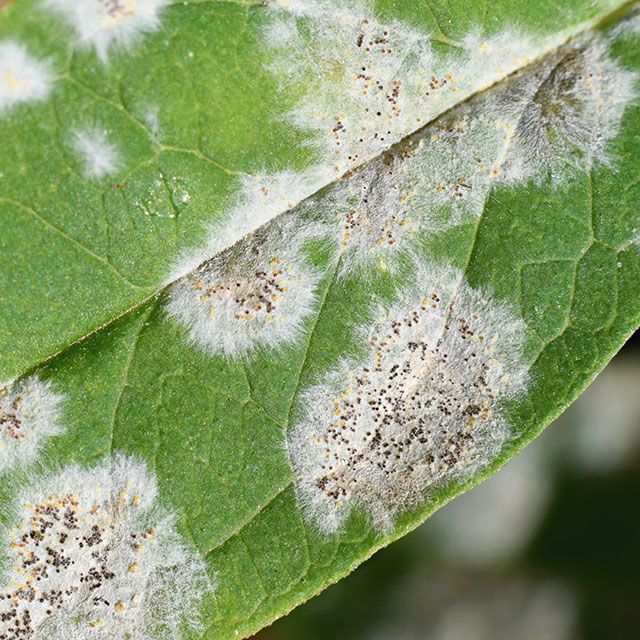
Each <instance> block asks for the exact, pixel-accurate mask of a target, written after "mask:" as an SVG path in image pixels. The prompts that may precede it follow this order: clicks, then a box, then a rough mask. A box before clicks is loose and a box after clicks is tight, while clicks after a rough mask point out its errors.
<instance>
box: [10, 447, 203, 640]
mask: <svg viewBox="0 0 640 640" xmlns="http://www.w3.org/2000/svg"><path fill="white" fill-rule="evenodd" d="M8 517H9V520H10V522H11V523H10V524H9V525H7V526H6V527H5V528H4V530H3V531H2V541H3V543H4V562H3V571H2V587H1V588H0V621H1V622H0V638H1V639H2V640H45V639H46V640H52V639H56V640H89V639H92V640H98V639H100V640H132V639H133V638H135V639H136V640H151V639H152V638H159V637H162V638H167V639H177V638H179V637H181V633H182V631H184V628H185V627H191V628H192V629H196V630H201V629H200V622H199V614H198V609H199V606H200V600H201V597H202V595H203V594H204V593H205V592H206V591H207V590H209V589H210V588H211V584H210V582H209V580H208V579H207V576H206V572H205V567H204V563H203V561H202V560H201V558H200V557H199V556H198V555H197V554H196V552H195V551H194V550H192V549H191V548H189V547H188V546H187V545H186V544H185V543H184V542H183V541H182V539H181V537H180V536H179V535H178V533H177V532H176V528H175V517H174V516H173V514H171V513H170V512H168V511H166V510H165V509H164V508H163V507H161V506H160V505H159V504H158V488H157V485H156V481H155V479H154V477H153V475H152V474H151V473H150V472H149V471H148V470H147V469H146V467H145V465H144V464H143V463H142V462H140V461H139V460H136V459H133V458H129V457H125V456H117V457H115V458H114V459H113V460H108V461H104V462H102V463H100V464H98V465H97V466H94V467H88V468H85V467H80V466H77V465H71V466H68V467H65V468H63V469H61V470H60V471H59V472H56V473H53V474H52V475H49V476H44V477H42V478H40V479H38V480H35V481H34V482H32V483H31V484H30V485H28V486H26V487H24V488H23V489H21V490H20V492H19V493H18V495H17V497H16V498H15V500H14V502H13V507H12V511H11V512H10V513H9V515H8Z"/></svg>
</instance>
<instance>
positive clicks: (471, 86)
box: [263, 0, 584, 175]
mask: <svg viewBox="0 0 640 640" xmlns="http://www.w3.org/2000/svg"><path fill="white" fill-rule="evenodd" d="M269 6H270V7H271V8H272V13H271V16H272V17H271V20H270V21H269V22H268V24H267V25H266V26H265V29H264V34H263V36H264V41H265V46H267V47H268V48H269V49H271V51H272V60H271V62H270V65H269V66H270V69H271V70H272V71H273V72H274V73H275V74H276V76H277V77H278V78H279V79H280V80H281V82H282V83H283V84H284V85H286V86H290V87H292V88H293V89H294V90H295V91H296V92H297V93H299V92H300V87H303V88H304V90H303V95H302V97H301V98H300V100H299V101H298V104H297V105H296V106H295V108H294V109H293V110H292V112H291V114H290V118H291V120H292V121H293V122H294V123H295V124H297V125H298V126H299V127H301V128H302V129H305V130H308V131H311V132H313V133H314V134H315V136H314V138H313V142H312V144H313V145H314V146H315V147H316V148H317V149H318V151H319V156H320V157H321V158H322V162H323V163H324V164H325V165H327V166H332V167H333V171H334V174H335V175H341V174H342V173H344V172H345V171H348V170H350V169H353V168H354V167H356V166H358V165H360V164H362V163H363V162H366V161H367V160H369V159H370V158H372V157H374V156H376V155H378V154H379V153H380V152H381V151H383V150H385V149H387V148H388V147H389V146H390V145H391V144H393V143H395V142H397V141H399V140H400V139H402V138H404V137H405V136H407V135H408V134H409V133H411V132H413V131H415V130H416V129H418V128H420V127H421V126H423V125H424V124H426V123H428V122H429V121H430V120H432V119H433V118H434V117H437V116H438V115H439V114H441V113H443V112H444V111H446V110H447V109H449V108H451V107H452V106H454V105H455V104H457V103H459V102H461V101H462V100H464V99H465V98H467V97H469V96H470V95H472V94H473V93H475V92H477V91H480V90H482V89H485V88H487V87H488V86H490V85H492V84H493V83H495V82H497V81H499V80H501V79H503V78H505V77H506V76H507V75H509V74H510V73H512V72H513V71H515V70H517V69H519V68H521V67H523V66H525V65H527V64H529V63H530V62H532V61H533V60H535V59H536V58H538V57H540V56H541V55H543V54H544V53H546V52H548V51H550V50H552V49H553V48H554V47H556V46H558V45H559V44H561V43H562V42H563V41H564V40H565V39H566V38H567V37H568V36H569V35H570V34H569V33H560V34H554V35H553V36H550V37H544V38H543V37H540V38H534V37H532V36H530V35H527V34H523V33H521V32H520V31H518V30H511V31H505V32H503V33H499V34H497V35H495V36H492V37H489V38H483V37H482V36H480V35H479V34H472V35H470V36H468V37H467V38H466V39H464V40H463V41H461V42H458V43H452V44H453V45H454V46H452V47H451V51H452V53H451V54H450V55H444V54H442V53H438V54H436V53H434V50H433V48H432V45H431V41H430V38H429V36H428V34H426V33H423V32H421V31H418V30H416V29H414V28H413V27H411V26H409V25H407V24H404V23H402V22H399V21H390V22H388V23H383V22H382V21H381V20H380V19H378V18H377V17H376V14H375V11H374V9H373V4H372V3H371V2H367V1H363V2H357V1H353V0H352V1H349V0H348V1H347V2H338V1H336V0H308V1H306V2H300V1H297V2H286V1H282V2H273V3H271V4H270V5H269ZM583 27H584V25H580V27H576V29H577V30H579V28H583ZM292 70H293V72H292ZM310 79H311V80H310Z"/></svg>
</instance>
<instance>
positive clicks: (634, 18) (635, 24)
mask: <svg viewBox="0 0 640 640" xmlns="http://www.w3.org/2000/svg"><path fill="white" fill-rule="evenodd" d="M613 33H614V35H615V36H622V37H627V36H637V35H638V34H640V9H635V10H634V11H631V12H630V13H629V14H628V15H627V16H625V17H624V18H623V19H622V20H620V22H619V23H618V24H617V25H616V26H615V27H614V29H613Z"/></svg>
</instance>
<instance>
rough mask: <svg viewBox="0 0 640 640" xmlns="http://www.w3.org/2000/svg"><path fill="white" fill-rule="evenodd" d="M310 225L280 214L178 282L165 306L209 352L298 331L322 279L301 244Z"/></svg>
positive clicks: (265, 342) (266, 342)
mask: <svg viewBox="0 0 640 640" xmlns="http://www.w3.org/2000/svg"><path fill="white" fill-rule="evenodd" d="M314 233H315V226H314V225H313V223H312V224H311V225H306V226H305V225H304V224H297V223H296V221H295V219H294V217H293V216H291V215H285V216H283V217H281V218H279V219H277V220H274V221H272V222H271V223H270V224H269V225H268V226H267V227H265V228H264V229H260V230H258V231H257V232H255V233H254V234H252V235H250V236H248V237H247V238H245V239H243V240H241V241H240V242H239V243H237V244H236V245H234V246H233V247H231V248H230V249H228V250H226V251H224V252H222V253H221V254H219V255H217V256H216V257H214V258H213V259H211V260H209V261H207V262H205V263H203V264H202V265H201V266H200V267H198V268H197V269H196V270H195V271H193V272H191V273H190V274H188V275H187V276H185V277H184V278H182V279H181V280H179V281H178V282H177V283H176V284H175V285H173V287H172V289H171V293H170V297H169V302H168V305H167V311H168V313H169V314H170V315H171V316H172V317H174V318H175V319H177V320H178V321H179V322H180V323H181V324H182V325H184V326H186V327H187V328H188V329H189V338H190V340H191V341H192V342H193V343H194V344H196V345H198V346H199V347H201V348H202V349H204V350H205V351H207V352H209V353H215V354H223V355H226V356H229V357H234V356H242V355H247V354H249V353H251V352H252V351H254V350H255V349H256V348H259V347H266V348H273V347H278V346H282V345H286V344H290V343H292V342H294V341H295V340H296V338H298V336H299V335H300V331H301V329H302V327H303V323H304V320H305V318H306V317H307V316H308V315H309V313H310V312H311V310H312V308H313V305H314V302H315V299H316V295H315V289H316V285H317V284H318V281H319V279H320V275H321V274H320V271H319V270H317V269H316V268H315V267H313V266H312V265H311V264H310V263H309V260H308V257H307V255H306V253H305V250H304V245H305V243H306V242H307V241H308V240H309V239H310V238H311V237H313V235H314Z"/></svg>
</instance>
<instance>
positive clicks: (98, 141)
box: [72, 126, 120, 180]
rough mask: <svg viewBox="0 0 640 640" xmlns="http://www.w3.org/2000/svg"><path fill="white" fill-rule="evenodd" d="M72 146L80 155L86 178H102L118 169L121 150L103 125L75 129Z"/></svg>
mask: <svg viewBox="0 0 640 640" xmlns="http://www.w3.org/2000/svg"><path fill="white" fill-rule="evenodd" d="M72 146H73V149H74V150H75V151H76V152H77V153H78V154H79V155H80V159H81V160H82V167H83V173H84V175H85V177H86V178H89V179H93V180H100V179H101V178H104V177H105V176H108V175H111V174H113V173H114V172H115V171H117V170H118V167H119V165H120V152H119V151H118V147H117V146H116V145H115V144H113V143H112V142H109V138H108V136H107V132H106V131H105V130H104V129H102V128H101V127H98V126H94V127H91V128H88V129H79V130H76V131H74V132H73V140H72Z"/></svg>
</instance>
